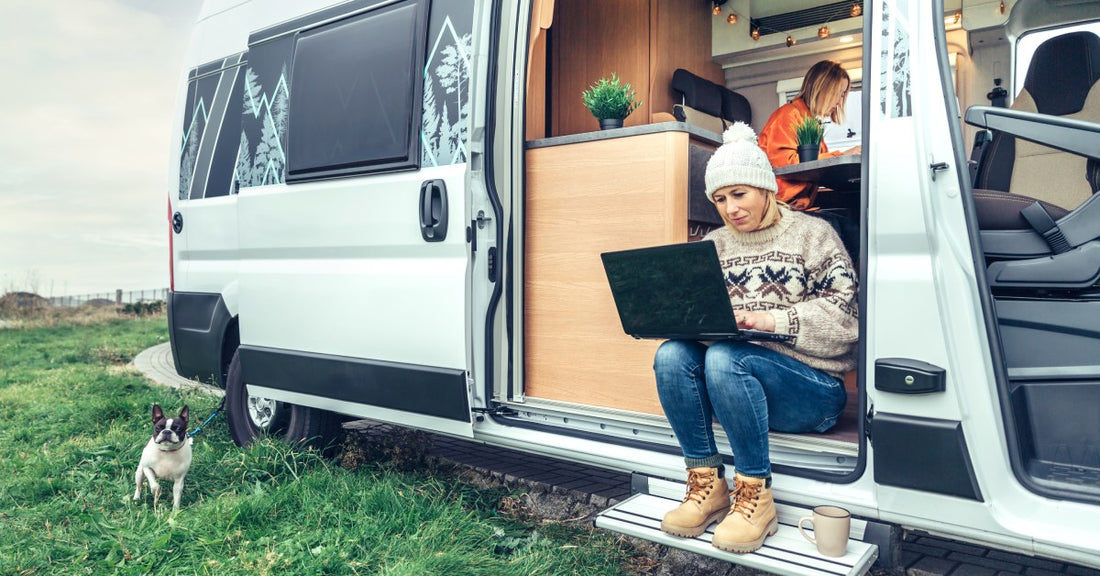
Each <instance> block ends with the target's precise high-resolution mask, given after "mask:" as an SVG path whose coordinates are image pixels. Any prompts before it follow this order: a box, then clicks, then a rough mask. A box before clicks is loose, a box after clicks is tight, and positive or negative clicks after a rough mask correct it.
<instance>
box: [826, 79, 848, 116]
mask: <svg viewBox="0 0 1100 576" xmlns="http://www.w3.org/2000/svg"><path fill="white" fill-rule="evenodd" d="M850 85H851V83H850V82H848V80H845V79H843V78H842V79H841V80H840V82H837V84H836V86H835V87H834V88H832V89H828V90H826V91H825V94H824V97H825V98H824V101H823V102H824V104H825V105H824V107H823V108H822V111H821V115H822V116H826V117H831V116H833V114H835V113H836V109H837V107H838V106H840V105H842V104H843V103H844V97H845V96H847V95H848V87H849V86H850Z"/></svg>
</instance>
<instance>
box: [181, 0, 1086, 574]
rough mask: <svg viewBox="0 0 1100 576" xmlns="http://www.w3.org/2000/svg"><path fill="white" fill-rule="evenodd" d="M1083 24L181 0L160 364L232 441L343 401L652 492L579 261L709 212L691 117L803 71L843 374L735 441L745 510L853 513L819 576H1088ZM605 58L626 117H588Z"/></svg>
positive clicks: (786, 87) (467, 1)
mask: <svg viewBox="0 0 1100 576" xmlns="http://www.w3.org/2000/svg"><path fill="white" fill-rule="evenodd" d="M1098 32H1100V2H1098V1H1089V0H1003V1H1001V0H934V1H926V0H841V1H830V0H821V1H811V0H805V1H797V0H350V1H337V0H266V1H263V2H260V1H249V0H207V2H206V4H205V6H204V8H203V10H202V13H201V16H200V18H199V21H198V23H197V24H196V27H195V31H194V41H193V44H192V46H191V49H190V52H189V55H188V69H187V71H186V84H185V86H184V87H181V95H182V94H185V97H184V99H183V100H182V102H183V104H182V106H181V107H180V110H179V111H178V114H177V116H178V130H177V134H178V136H179V137H178V143H179V149H178V150H174V151H173V159H172V162H173V166H174V168H173V170H177V171H178V187H176V186H175V185H173V189H172V190H171V191H170V195H169V209H168V212H169V220H170V226H171V228H172V231H171V234H170V235H171V238H172V247H171V269H172V289H171V293H170V298H169V326H170V329H171V341H172V350H173V353H174V357H175V361H176V368H177V370H178V371H179V372H180V374H182V375H185V376H189V377H200V378H206V379H214V380H216V381H217V382H219V383H221V384H223V385H225V386H226V387H227V395H228V396H227V397H228V407H229V411H228V418H229V424H230V427H231V429H232V433H233V436H234V439H235V440H236V441H237V442H239V443H242V444H245V443H247V442H249V441H250V440H251V439H252V438H254V437H255V436H256V435H258V434H263V433H268V434H282V435H285V436H286V437H287V438H288V439H290V440H304V439H310V438H320V439H325V438H326V437H330V436H331V435H332V434H333V433H334V431H335V430H336V429H337V427H338V424H339V422H340V421H341V419H342V418H345V417H357V418H370V419H375V420H379V421H385V422H393V423H397V424H401V425H405V426H412V427H417V428H421V429H425V430H431V431H435V432H440V433H444V434H449V435H455V436H461V437H468V438H473V439H475V440H479V441H482V442H486V443H490V444H495V445H501V446H508V447H513V448H518V449H522V450H526V451H531V452H537V453H542V454H546V455H550V456H554V457H558V458H563V459H567V460H573V461H577V462H584V463H589V464H595V465H599V466H604V467H609V468H614V469H619V470H624V471H630V472H634V473H636V474H637V479H638V482H637V483H636V485H637V486H638V488H639V492H640V493H643V494H644V493H645V492H646V491H647V490H650V488H649V487H654V488H652V490H653V491H654V492H656V491H659V490H658V489H657V488H656V487H657V486H660V485H661V484H660V481H659V480H656V479H661V478H663V479H667V480H671V481H673V482H679V481H682V480H683V478H684V474H685V473H684V470H683V460H682V458H681V456H680V454H679V449H678V447H677V443H676V441H675V438H674V437H673V435H672V432H671V429H670V428H669V426H668V423H667V421H666V419H665V417H664V415H663V414H662V411H661V407H660V404H659V402H658V400H657V394H656V390H655V386H654V379H653V372H652V362H653V353H654V351H655V350H656V347H657V346H658V345H659V341H652V340H635V339H633V338H631V337H629V336H627V335H626V334H625V333H624V332H623V329H622V326H621V324H620V321H619V317H618V315H617V313H616V309H615V305H614V303H613V301H612V296H611V293H610V290H609V288H608V283H607V279H606V278H605V275H604V270H603V268H602V266H601V260H600V254H601V253H604V252H608V251H615V250H622V249H627V248H636V247H642V246H653V245H661V244H672V243H679V242H686V241H691V240H695V239H698V238H699V237H701V236H702V235H703V234H704V233H705V232H707V231H708V230H710V229H712V228H714V227H716V226H719V225H721V220H720V219H719V218H718V216H717V214H716V213H715V212H714V209H713V207H712V205H711V204H710V203H709V202H707V200H706V198H705V197H704V195H703V192H702V189H703V186H702V170H703V166H704V165H705V162H706V160H707V158H708V157H709V155H710V153H711V152H712V151H713V150H714V149H715V148H716V146H717V145H719V144H720V142H721V136H720V133H721V131H722V130H723V128H724V127H725V126H726V125H728V124H729V123H731V122H733V121H737V120H741V121H745V122H748V123H750V124H751V125H752V126H754V127H755V128H756V129H759V128H760V127H762V126H763V124H764V122H765V121H766V120H767V118H768V116H769V115H770V114H771V113H772V112H773V111H774V110H775V109H776V108H777V107H778V106H780V104H781V103H784V102H787V101H789V99H790V98H791V97H792V96H793V95H794V93H795V92H797V89H798V87H799V84H800V79H801V76H802V75H803V74H804V72H805V71H806V70H807V69H808V68H809V67H810V65H812V64H813V63H814V62H817V61H818V60H822V59H830V60H835V61H838V62H840V63H841V64H842V65H843V66H844V67H845V68H846V69H847V70H848V71H849V73H850V75H851V76H852V78H853V87H852V95H851V96H850V97H849V100H848V103H849V108H848V122H847V125H845V126H829V127H828V131H827V135H826V138H827V141H828V143H829V145H830V147H832V148H844V147H846V146H848V145H852V144H861V145H862V150H863V152H862V154H861V155H857V156H849V157H842V158H841V159H831V160H827V161H817V162H816V163H806V164H804V165H794V166H788V167H784V168H781V169H780V171H781V172H782V173H783V174H784V176H785V177H787V178H791V179H802V180H809V181H815V182H818V183H819V184H820V185H821V186H822V191H820V192H819V193H818V196H817V199H818V201H820V203H821V204H822V205H823V206H825V209H828V210H832V211H836V212H839V213H840V214H841V215H843V216H844V217H845V218H846V219H847V221H848V222H851V223H854V224H855V228H856V229H854V230H852V231H851V232H852V234H851V239H852V240H853V242H852V243H851V248H852V250H851V251H852V253H853V256H854V257H855V259H856V261H857V262H858V270H859V279H860V293H859V307H860V342H859V358H860V360H859V368H858V370H856V371H855V372H853V373H851V374H849V375H848V377H847V379H846V387H847V388H848V391H849V394H848V398H849V399H848V406H847V408H846V410H845V412H844V414H843V416H842V418H841V421H840V423H839V424H838V425H837V426H836V427H835V428H833V429H832V430H830V431H829V432H827V433H825V434H780V433H773V434H772V435H771V438H770V445H771V457H772V462H773V466H774V469H775V471H776V476H775V482H774V488H775V494H776V497H777V499H778V500H780V501H782V502H784V503H785V505H788V506H790V507H791V510H794V511H796V510H800V509H803V508H806V507H810V506H814V505H818V504H835V505H838V506H843V507H845V508H847V509H849V510H851V511H852V513H853V515H854V516H855V517H856V518H858V519H860V521H861V522H865V524H861V526H865V528H864V529H861V531H860V534H856V536H858V537H859V538H858V539H859V540H862V541H863V542H864V544H865V546H864V547H862V548H860V550H862V551H863V552H861V554H862V556H861V557H860V558H859V559H857V560H856V561H854V562H855V563H854V564H853V567H852V570H853V571H859V570H862V569H864V568H865V567H866V566H865V565H866V563H867V562H869V561H870V560H872V559H873V558H874V557H875V554H876V553H877V554H878V555H880V556H883V557H889V556H890V554H891V553H892V552H891V550H890V546H891V543H892V540H895V539H896V537H897V534H898V532H899V530H902V529H905V530H921V531H925V532H928V533H931V534H935V535H941V536H945V537H949V538H954V539H959V540H965V541H970V542H975V543H980V544H984V545H989V546H993V547H997V548H1001V549H1006V550H1011V551H1015V552H1019V553H1024V554H1029V555H1036V556H1040V557H1048V558H1054V559H1059V560H1064V561H1066V562H1071V563H1075V564H1082V565H1088V566H1092V567H1096V568H1100V284H1098V278H1100V199H1098V198H1097V197H1096V195H1093V192H1094V191H1096V190H1097V189H1098V188H1100V83H1097V78H1098V77H1100V36H1098V35H1097V33H1098ZM611 73H615V74H617V76H618V77H620V78H621V79H622V80H623V81H625V82H629V83H630V84H632V85H633V86H634V87H635V89H636V90H637V92H638V95H639V97H640V98H641V100H642V105H641V107H640V108H639V109H637V110H636V111H635V112H634V113H633V114H631V115H630V116H629V117H628V118H626V122H625V126H624V127H622V128H616V129H609V130H600V127H599V124H598V123H597V121H596V119H595V118H593V117H592V115H591V114H589V113H588V111H587V110H586V109H585V108H584V107H583V106H582V104H581V98H580V94H581V91H582V90H583V89H584V88H586V87H587V86H589V85H590V84H592V83H593V82H595V81H596V80H597V79H599V78H601V77H605V76H609V75H610V74H611ZM719 438H720V440H721V442H720V447H721V450H722V453H723V454H725V455H726V456H727V457H728V458H729V460H728V464H729V465H731V466H733V465H735V463H736V454H731V453H730V450H729V447H728V444H726V443H725V441H724V440H725V439H724V437H723V436H721V433H720V431H719ZM651 478H652V479H654V480H652V481H650V480H648V479H651ZM678 489H682V488H678ZM792 513H793V512H792ZM629 524H630V523H629V522H616V521H615V518H614V515H613V514H608V515H605V516H601V520H599V521H598V525H601V526H606V527H609V528H612V529H619V530H624V531H627V532H629V533H632V534H635V535H640V536H643V537H653V538H656V539H660V538H661V537H662V536H661V534H660V533H659V531H657V530H654V529H652V528H646V526H643V525H642V524H644V523H642V522H639V523H638V524H637V525H629ZM665 538H666V540H677V539H672V538H669V537H665ZM671 543H672V544H673V545H684V542H671ZM729 556H731V557H732V556H733V555H729ZM750 556H755V555H750ZM732 560H733V561H740V562H749V563H751V562H753V560H748V561H747V560H745V558H744V557H736V558H732ZM756 562H758V564H754V565H757V566H759V567H763V568H766V569H774V570H780V571H782V570H795V569H791V568H782V567H779V566H778V565H773V564H769V563H767V562H766V561H764V560H758V561H756ZM777 562H778V561H777ZM795 571H797V570H795Z"/></svg>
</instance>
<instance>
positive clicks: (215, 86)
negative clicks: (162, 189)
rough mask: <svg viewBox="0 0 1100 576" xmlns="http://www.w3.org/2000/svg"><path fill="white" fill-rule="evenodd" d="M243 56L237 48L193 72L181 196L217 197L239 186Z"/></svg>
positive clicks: (183, 146)
mask: <svg viewBox="0 0 1100 576" xmlns="http://www.w3.org/2000/svg"><path fill="white" fill-rule="evenodd" d="M243 58H244V55H243V54H236V55H233V56H230V57H228V58H225V59H222V60H217V61H214V62H210V63H208V64H204V65H202V66H199V67H198V68H196V69H194V70H192V71H191V73H190V74H189V76H188V81H187V103H186V106H185V108H184V117H183V138H182V140H181V142H180V174H179V198H180V200H187V199H191V200H195V199H199V198H213V197H215V196H225V195H228V194H232V193H234V192H235V191H236V188H237V186H236V180H237V174H236V170H235V163H236V159H237V152H238V148H239V147H240V142H241V116H240V113H239V108H238V104H239V102H240V99H241V90H242V78H243V73H242V70H241V63H242V62H243Z"/></svg>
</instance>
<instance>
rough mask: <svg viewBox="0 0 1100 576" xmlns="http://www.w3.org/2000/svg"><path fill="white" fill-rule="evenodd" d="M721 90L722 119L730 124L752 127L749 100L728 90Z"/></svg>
mask: <svg viewBox="0 0 1100 576" xmlns="http://www.w3.org/2000/svg"><path fill="white" fill-rule="evenodd" d="M721 90H722V117H723V118H725V119H726V120H728V121H730V122H744V123H745V124H749V125H752V106H750V105H749V99H748V98H745V97H744V96H742V95H740V94H738V93H737V92H734V91H733V90H730V89H729V88H721Z"/></svg>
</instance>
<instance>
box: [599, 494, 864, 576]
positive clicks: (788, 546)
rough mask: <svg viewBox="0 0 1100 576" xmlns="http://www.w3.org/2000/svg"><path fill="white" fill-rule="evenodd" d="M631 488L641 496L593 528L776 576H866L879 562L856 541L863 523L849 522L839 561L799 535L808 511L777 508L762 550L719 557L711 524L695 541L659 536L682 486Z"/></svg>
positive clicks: (610, 510) (607, 513) (605, 515)
mask: <svg viewBox="0 0 1100 576" xmlns="http://www.w3.org/2000/svg"><path fill="white" fill-rule="evenodd" d="M632 485H633V486H634V488H635V490H640V493H638V494H635V495H633V496H631V497H630V498H627V499H626V500H624V501H622V502H620V503H618V504H616V505H615V506H612V507H611V508H608V509H607V510H604V511H603V512H600V514H599V515H598V516H597V517H596V527H598V528H603V529H606V530H611V531H613V532H620V533H622V534H626V535H628V536H634V537H637V538H642V539H643V540H650V541H652V542H656V543H658V544H664V545H666V546H671V547H673V548H680V549H683V550H688V551H690V552H695V553H697V554H703V555H704V556H710V557H712V558H718V559H720V560H725V561H727V562H732V563H734V564H740V565H743V566H747V567H749V568H753V569H756V570H763V571H765V572H772V573H775V574H791V575H805V574H829V575H833V574H845V575H859V574H863V573H865V572H867V571H868V570H869V569H870V568H871V564H872V563H873V562H874V561H875V558H877V557H878V547H877V546H875V545H874V544H868V543H866V542H863V541H861V539H862V538H863V531H864V528H865V527H866V525H867V523H866V522H865V521H863V520H858V519H855V518H853V519H852V530H851V539H850V540H849V541H848V552H847V553H846V554H845V555H844V556H842V557H840V558H830V557H828V556H823V555H821V554H819V553H818V552H817V549H816V548H815V547H814V545H813V544H810V543H809V542H808V541H806V540H805V539H804V538H802V535H801V534H799V533H798V526H797V523H798V519H799V518H801V517H804V516H810V515H811V514H812V512H811V511H810V510H809V509H808V508H801V507H798V506H791V505H788V504H781V503H778V502H777V503H776V511H777V513H778V515H779V532H777V533H776V534H775V535H774V536H769V537H768V538H767V539H766V540H764V547H763V548H761V549H759V550H757V551H756V552H753V553H751V554H732V553H730V552H724V551H722V550H719V549H717V548H715V547H714V546H711V544H710V541H711V538H713V537H714V528H715V526H716V524H712V525H710V526H708V527H707V530H706V532H704V533H703V534H702V535H700V536H698V537H696V538H677V537H675V536H670V535H668V534H665V533H664V532H661V518H662V517H663V516H664V514H665V512H668V511H669V510H671V509H673V508H675V507H676V506H678V505H679V504H680V501H681V500H682V499H683V495H684V485H683V484H682V483H675V482H670V481H668V480H661V479H658V478H647V477H638V476H637V475H636V476H635V478H634V479H633V481H632ZM808 526H809V523H807V528H808Z"/></svg>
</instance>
